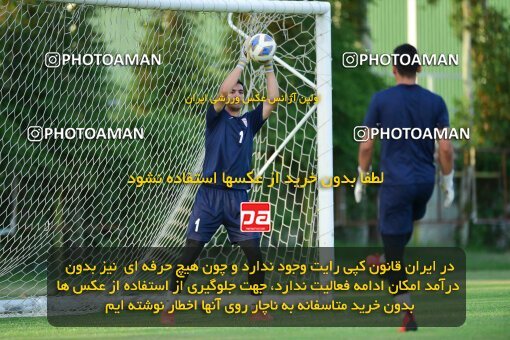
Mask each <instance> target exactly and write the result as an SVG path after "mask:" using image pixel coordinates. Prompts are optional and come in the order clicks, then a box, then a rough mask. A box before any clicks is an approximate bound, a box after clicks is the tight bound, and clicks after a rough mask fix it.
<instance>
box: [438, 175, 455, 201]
mask: <svg viewBox="0 0 510 340" xmlns="http://www.w3.org/2000/svg"><path fill="white" fill-rule="evenodd" d="M453 174H454V171H453V170H452V172H450V173H449V174H448V175H443V178H442V179H441V189H442V190H443V193H444V197H445V198H444V207H445V208H448V207H449V206H450V205H452V202H453V199H454V198H455V190H454V189H453Z"/></svg>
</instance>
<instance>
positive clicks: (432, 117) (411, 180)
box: [363, 84, 449, 185]
mask: <svg viewBox="0 0 510 340" xmlns="http://www.w3.org/2000/svg"><path fill="white" fill-rule="evenodd" d="M363 125H365V126H368V127H370V128H374V127H377V128H382V130H380V134H381V131H391V129H395V128H400V129H402V128H419V129H420V130H421V131H422V134H423V133H425V129H426V128H427V129H429V131H430V132H431V133H432V136H433V133H434V128H443V127H448V126H449V118H448V110H447V108H446V104H445V102H444V100H443V98H441V97H440V96H439V95H437V94H434V93H432V92H430V91H428V90H426V89H424V88H422V87H421V86H419V85H417V84H414V85H404V84H399V85H397V86H394V87H391V88H389V89H387V90H384V91H380V92H378V93H376V94H375V95H374V96H373V97H372V101H371V103H370V106H369V109H368V112H367V114H366V116H365V120H364V124H363ZM395 131H396V132H395V135H396V136H397V137H398V133H399V132H398V131H399V130H395ZM407 131H409V130H407ZM400 132H401V133H402V137H401V138H400V139H392V138H391V137H390V138H381V162H380V171H381V172H383V173H384V180H383V185H385V184H386V185H401V184H419V183H433V182H434V176H435V166H434V145H435V143H434V139H433V138H432V139H431V138H425V139H412V138H409V139H404V136H405V131H403V130H400ZM409 135H411V134H410V133H409ZM415 136H417V135H415Z"/></svg>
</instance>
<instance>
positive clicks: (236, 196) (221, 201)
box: [162, 42, 279, 325]
mask: <svg viewBox="0 0 510 340" xmlns="http://www.w3.org/2000/svg"><path fill="white" fill-rule="evenodd" d="M247 51H248V46H247V42H246V43H245V44H244V45H243V46H242V48H241V53H240V54H241V55H240V59H239V62H238V63H237V65H236V67H235V68H234V70H232V71H231V72H230V74H229V75H228V76H227V77H226V78H225V80H224V81H223V83H222V84H221V86H220V89H219V93H218V95H217V96H216V100H215V101H214V102H215V103H214V104H210V105H209V106H208V107H207V110H206V114H205V121H206V127H205V158H204V164H203V171H202V172H203V174H202V175H203V177H206V178H211V177H213V175H214V174H216V183H214V184H212V183H211V184H202V185H201V186H200V187H199V189H198V192H197V195H196V197H195V202H194V205H193V210H192V212H191V216H190V219H189V224H188V229H187V233H186V246H185V248H184V250H183V253H182V255H181V258H180V260H179V262H178V263H179V264H183V265H191V264H193V263H195V261H196V259H197V258H198V256H199V254H200V252H201V251H202V249H203V248H204V246H205V244H206V243H207V242H209V241H210V240H211V238H212V237H213V235H214V234H215V233H216V231H217V230H218V229H219V228H220V226H221V225H223V226H225V228H226V230H227V233H228V238H229V240H230V242H231V243H235V244H238V245H239V246H240V247H241V248H242V250H243V252H244V253H245V255H246V257H247V260H248V265H249V266H255V265H256V263H257V262H261V261H262V253H261V250H260V233H255V232H241V230H240V207H241V203H242V202H247V201H249V197H248V190H249V189H250V185H249V184H247V183H234V184H232V185H231V186H230V185H228V183H225V182H224V181H223V174H225V176H232V178H246V176H247V173H249V172H250V171H251V170H252V169H251V160H252V153H253V139H254V137H255V135H256V134H257V132H258V131H259V130H260V129H261V128H262V126H263V125H264V123H265V121H266V120H267V119H268V118H269V116H270V115H271V113H272V112H273V111H274V109H275V107H276V104H275V103H274V99H275V98H277V97H279V90H278V83H277V80H276V76H275V73H274V69H273V63H272V60H270V61H268V62H266V63H264V64H263V66H264V71H265V75H266V84H267V96H266V100H265V101H264V102H262V103H260V104H259V105H258V106H257V107H255V109H254V110H252V111H248V112H246V113H245V114H242V109H243V101H244V94H245V88H244V84H243V83H242V82H241V81H240V80H239V78H240V76H241V74H242V72H243V70H244V68H245V66H246V65H247V63H248V62H249V53H247ZM270 102H271V103H270ZM185 280H186V278H183V279H178V278H177V276H176V275H175V272H174V273H173V274H172V280H171V290H172V291H174V292H175V291H176V290H177V288H178V286H179V285H180V284H183V283H184V281H185ZM248 281H249V283H250V284H254V283H257V284H262V283H264V272H263V271H255V272H254V273H253V274H250V275H249V276H248ZM254 295H258V294H254ZM251 318H252V319H255V320H263V321H267V320H270V319H271V318H272V317H271V316H269V315H268V314H263V313H256V314H253V315H251ZM162 322H163V323H164V324H167V325H168V324H170V325H171V324H173V322H174V321H173V314H168V313H163V315H162Z"/></svg>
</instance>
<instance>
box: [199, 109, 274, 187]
mask: <svg viewBox="0 0 510 340" xmlns="http://www.w3.org/2000/svg"><path fill="white" fill-rule="evenodd" d="M262 106H263V103H260V104H259V105H258V106H257V107H256V108H255V109H254V110H253V111H249V112H247V113H246V114H244V115H243V116H240V117H234V116H231V115H230V114H229V113H228V112H227V111H226V110H225V108H223V110H221V111H220V112H216V111H215V110H214V105H212V104H211V105H210V106H209V107H208V109H207V114H206V129H205V159H204V166H203V176H204V177H212V176H213V174H214V173H216V185H217V186H221V187H227V186H226V184H225V183H223V181H222V176H223V173H225V175H226V176H232V178H234V179H235V178H246V174H247V173H248V172H250V171H251V170H252V169H251V159H252V153H253V138H254V137H255V134H256V133H257V132H258V131H259V130H260V128H261V127H262V125H264V122H265V120H264V118H263V116H262ZM250 186H251V185H250V184H249V183H235V184H233V186H232V188H233V189H243V190H247V189H250Z"/></svg>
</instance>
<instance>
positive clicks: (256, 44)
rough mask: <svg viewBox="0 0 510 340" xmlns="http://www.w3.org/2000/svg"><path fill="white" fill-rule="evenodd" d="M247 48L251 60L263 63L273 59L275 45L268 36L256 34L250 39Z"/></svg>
mask: <svg viewBox="0 0 510 340" xmlns="http://www.w3.org/2000/svg"><path fill="white" fill-rule="evenodd" d="M248 48H249V53H250V56H251V59H253V60H255V61H258V62H265V61H268V60H271V59H273V56H274V52H275V51H276V43H275V41H274V39H273V38H272V37H271V36H270V35H267V34H264V33H258V34H255V35H254V36H253V37H251V39H250V42H249V47H248Z"/></svg>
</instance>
